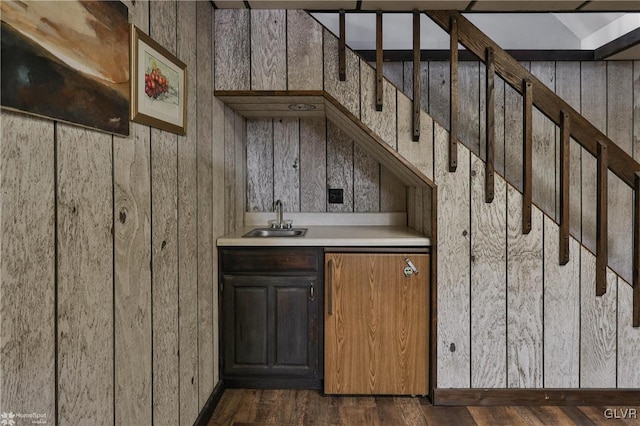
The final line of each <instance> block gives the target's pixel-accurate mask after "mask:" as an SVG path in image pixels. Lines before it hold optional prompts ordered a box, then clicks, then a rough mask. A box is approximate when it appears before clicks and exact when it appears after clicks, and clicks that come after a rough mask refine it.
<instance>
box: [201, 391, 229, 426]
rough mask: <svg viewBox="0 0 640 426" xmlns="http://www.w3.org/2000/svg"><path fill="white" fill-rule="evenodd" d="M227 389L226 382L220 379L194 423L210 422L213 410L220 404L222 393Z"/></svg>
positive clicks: (203, 425) (203, 424) (205, 425)
mask: <svg viewBox="0 0 640 426" xmlns="http://www.w3.org/2000/svg"><path fill="white" fill-rule="evenodd" d="M225 389H226V386H225V384H224V382H223V381H222V380H220V381H219V382H218V384H217V385H216V387H215V388H213V392H211V395H209V399H207V402H206V403H205V404H204V407H202V410H201V411H200V414H198V418H197V419H196V421H195V422H194V423H193V424H194V426H207V423H209V420H211V416H212V415H213V411H214V410H215V409H216V407H217V406H218V403H219V402H220V398H222V394H223V393H224V390H225Z"/></svg>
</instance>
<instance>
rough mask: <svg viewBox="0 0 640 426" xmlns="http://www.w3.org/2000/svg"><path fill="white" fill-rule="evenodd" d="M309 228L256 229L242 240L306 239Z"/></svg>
mask: <svg viewBox="0 0 640 426" xmlns="http://www.w3.org/2000/svg"><path fill="white" fill-rule="evenodd" d="M306 233H307V228H290V229H277V228H255V229H252V230H251V231H249V232H247V233H246V234H244V235H243V236H242V238H277V237H289V238H290V237H304V234H306Z"/></svg>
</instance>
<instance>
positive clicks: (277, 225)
mask: <svg viewBox="0 0 640 426" xmlns="http://www.w3.org/2000/svg"><path fill="white" fill-rule="evenodd" d="M273 210H274V211H275V212H276V220H270V221H269V222H270V223H271V228H273V229H291V228H292V227H293V224H292V223H291V221H290V220H284V219H283V217H282V216H283V214H282V201H280V200H277V201H276V202H275V203H273Z"/></svg>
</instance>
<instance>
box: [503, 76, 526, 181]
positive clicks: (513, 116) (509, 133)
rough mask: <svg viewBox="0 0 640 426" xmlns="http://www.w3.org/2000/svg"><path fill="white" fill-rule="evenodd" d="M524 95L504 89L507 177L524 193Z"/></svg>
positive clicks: (513, 90) (507, 86)
mask: <svg viewBox="0 0 640 426" xmlns="http://www.w3.org/2000/svg"><path fill="white" fill-rule="evenodd" d="M522 110H523V100H522V95H521V94H520V93H518V92H517V91H516V90H515V89H514V88H513V87H511V86H510V85H508V84H505V87H504V155H505V160H504V163H505V177H506V178H507V181H508V182H509V183H511V185H513V186H514V187H515V188H517V189H518V190H519V191H522V142H523V141H522V128H523V127H522V126H523V123H522Z"/></svg>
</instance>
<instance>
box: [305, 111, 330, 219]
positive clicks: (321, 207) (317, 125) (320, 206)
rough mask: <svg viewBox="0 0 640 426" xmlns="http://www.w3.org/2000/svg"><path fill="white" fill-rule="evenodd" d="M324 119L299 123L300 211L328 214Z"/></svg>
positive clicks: (310, 119) (306, 120)
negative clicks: (326, 212) (325, 212)
mask: <svg viewBox="0 0 640 426" xmlns="http://www.w3.org/2000/svg"><path fill="white" fill-rule="evenodd" d="M326 126H327V124H326V120H325V119H324V118H301V119H300V211H302V212H324V211H326V210H327V129H326Z"/></svg>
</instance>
